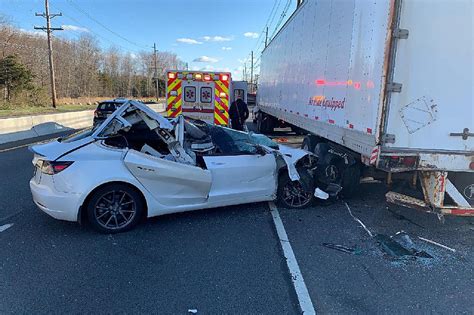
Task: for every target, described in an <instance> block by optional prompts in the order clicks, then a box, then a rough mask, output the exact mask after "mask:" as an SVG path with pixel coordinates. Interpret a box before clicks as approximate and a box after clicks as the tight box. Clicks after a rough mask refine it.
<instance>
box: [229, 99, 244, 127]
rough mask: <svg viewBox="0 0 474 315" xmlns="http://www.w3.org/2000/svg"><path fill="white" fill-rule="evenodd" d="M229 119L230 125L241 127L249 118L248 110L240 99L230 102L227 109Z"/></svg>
mask: <svg viewBox="0 0 474 315" xmlns="http://www.w3.org/2000/svg"><path fill="white" fill-rule="evenodd" d="M229 117H230V119H231V120H232V124H234V123H237V124H239V125H243V124H244V123H245V120H247V118H249V108H248V106H247V104H246V103H245V102H244V101H243V100H241V99H238V100H236V101H234V102H232V104H231V105H230V109H229Z"/></svg>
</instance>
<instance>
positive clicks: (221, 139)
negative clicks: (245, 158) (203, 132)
mask: <svg viewBox="0 0 474 315" xmlns="http://www.w3.org/2000/svg"><path fill="white" fill-rule="evenodd" d="M210 133H211V137H212V140H213V141H214V143H215V144H216V145H217V146H218V147H219V148H220V150H221V152H222V153H228V154H232V153H250V154H255V153H257V151H258V149H257V147H258V146H267V147H270V148H272V149H278V144H276V143H275V142H273V141H272V140H271V139H270V138H268V137H266V136H264V135H260V134H254V133H246V132H241V131H236V130H233V129H230V128H226V127H218V126H211V127H210Z"/></svg>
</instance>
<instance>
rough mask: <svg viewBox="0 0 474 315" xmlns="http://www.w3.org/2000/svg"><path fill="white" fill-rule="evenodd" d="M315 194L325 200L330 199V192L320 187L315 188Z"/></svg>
mask: <svg viewBox="0 0 474 315" xmlns="http://www.w3.org/2000/svg"><path fill="white" fill-rule="evenodd" d="M314 196H315V197H316V198H319V199H323V200H327V199H329V194H328V193H327V192H325V191H322V190H321V189H319V188H316V189H315V190H314Z"/></svg>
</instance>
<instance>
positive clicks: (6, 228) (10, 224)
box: [0, 223, 13, 232]
mask: <svg viewBox="0 0 474 315" xmlns="http://www.w3.org/2000/svg"><path fill="white" fill-rule="evenodd" d="M12 226H13V223H8V224H4V225H2V226H0V232H3V231H6V230H8V229H9V228H11V227H12Z"/></svg>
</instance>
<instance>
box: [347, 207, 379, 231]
mask: <svg viewBox="0 0 474 315" xmlns="http://www.w3.org/2000/svg"><path fill="white" fill-rule="evenodd" d="M344 204H345V205H346V208H347V210H348V211H349V214H350V215H351V217H352V218H353V219H354V220H355V221H356V222H358V223H359V224H360V226H362V228H363V229H364V230H365V231H366V232H367V233H368V234H369V236H370V237H374V234H373V233H372V232H370V230H369V229H368V228H367V227H366V226H365V224H364V222H362V221H361V220H360V219H359V218H358V217H356V216H354V215H353V214H352V211H351V208H349V205H348V204H347V202H344Z"/></svg>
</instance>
